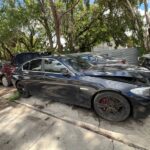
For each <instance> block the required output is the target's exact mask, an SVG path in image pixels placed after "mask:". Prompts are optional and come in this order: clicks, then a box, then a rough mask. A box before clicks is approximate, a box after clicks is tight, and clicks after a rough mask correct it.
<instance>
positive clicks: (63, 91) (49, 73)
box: [42, 59, 79, 104]
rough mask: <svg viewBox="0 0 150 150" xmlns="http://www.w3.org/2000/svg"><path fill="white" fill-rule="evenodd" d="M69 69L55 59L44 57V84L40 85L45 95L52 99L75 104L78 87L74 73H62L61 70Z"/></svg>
mask: <svg viewBox="0 0 150 150" xmlns="http://www.w3.org/2000/svg"><path fill="white" fill-rule="evenodd" d="M63 69H66V70H68V72H69V69H68V68H67V67H66V66H64V65H63V64H62V63H61V62H59V61H58V60H55V59H45V61H44V71H45V76H44V80H45V84H44V86H43V87H42V88H43V89H42V91H44V94H45V96H47V97H49V98H51V99H52V100H56V101H62V102H65V103H69V104H76V103H77V100H78V94H79V88H78V85H77V84H78V80H77V79H76V76H75V75H72V74H71V72H70V75H69V74H68V75H64V74H63V73H62V70H63Z"/></svg>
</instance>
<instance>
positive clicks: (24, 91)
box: [16, 82, 31, 98]
mask: <svg viewBox="0 0 150 150" xmlns="http://www.w3.org/2000/svg"><path fill="white" fill-rule="evenodd" d="M16 88H17V90H18V92H19V93H20V95H21V97H23V98H28V97H30V96H31V95H30V92H29V91H28V89H27V88H26V87H25V85H24V84H22V83H21V82H18V83H17V85H16Z"/></svg>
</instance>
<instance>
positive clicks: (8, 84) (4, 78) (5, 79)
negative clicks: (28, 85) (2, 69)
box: [2, 76, 11, 87]
mask: <svg viewBox="0 0 150 150" xmlns="http://www.w3.org/2000/svg"><path fill="white" fill-rule="evenodd" d="M2 84H3V86H4V87H9V86H10V85H11V82H10V81H9V80H8V79H7V77H6V76H3V77H2Z"/></svg>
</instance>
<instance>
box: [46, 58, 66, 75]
mask: <svg viewBox="0 0 150 150" xmlns="http://www.w3.org/2000/svg"><path fill="white" fill-rule="evenodd" d="M64 68H65V66H64V65H63V64H61V63H60V62H59V61H57V60H53V59H49V60H45V63H44V70H45V71H46V72H55V73H61V72H62V69H64Z"/></svg>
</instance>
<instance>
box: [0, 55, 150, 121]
mask: <svg viewBox="0 0 150 150" xmlns="http://www.w3.org/2000/svg"><path fill="white" fill-rule="evenodd" d="M141 66H143V65H142V64H141ZM147 68H148V67H147ZM0 70H1V71H0V77H1V80H2V83H3V85H4V86H9V85H10V84H11V82H12V83H13V85H14V86H15V87H16V88H17V89H18V91H19V92H20V94H21V95H22V96H23V97H25V98H27V97H30V96H32V95H33V96H38V97H44V98H50V99H53V100H56V101H60V102H63V103H68V104H73V105H78V106H81V107H86V108H91V109H94V110H95V112H96V113H97V114H98V115H99V116H100V117H102V118H104V119H106V120H109V121H123V120H125V119H127V118H128V117H129V116H131V115H132V116H133V117H134V118H145V117H146V116H147V115H148V114H149V112H150V70H148V69H146V68H143V67H140V66H133V65H129V64H127V62H126V60H125V59H117V58H112V57H108V56H97V55H92V54H70V55H65V56H49V55H48V54H39V53H23V54H19V55H16V56H15V57H14V58H13V59H12V61H11V63H4V64H2V63H0ZM39 91H40V92H39Z"/></svg>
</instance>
